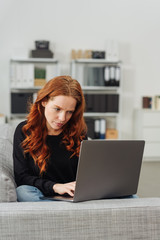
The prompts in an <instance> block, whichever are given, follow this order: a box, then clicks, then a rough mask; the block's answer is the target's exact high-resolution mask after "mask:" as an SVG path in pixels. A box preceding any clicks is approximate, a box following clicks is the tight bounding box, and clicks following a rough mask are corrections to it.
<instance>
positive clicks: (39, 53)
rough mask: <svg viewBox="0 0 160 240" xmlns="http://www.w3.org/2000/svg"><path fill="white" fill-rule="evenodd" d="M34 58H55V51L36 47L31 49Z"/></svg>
mask: <svg viewBox="0 0 160 240" xmlns="http://www.w3.org/2000/svg"><path fill="white" fill-rule="evenodd" d="M31 57H32V58H53V52H52V51H50V50H48V49H36V50H32V51H31Z"/></svg>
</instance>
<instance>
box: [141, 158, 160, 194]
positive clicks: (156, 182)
mask: <svg viewBox="0 0 160 240" xmlns="http://www.w3.org/2000/svg"><path fill="white" fill-rule="evenodd" d="M137 195H138V196H139V197H160V161H159V162H158V161H157V162H147V161H144V162H143V163H142V168H141V174H140V180H139V187H138V192H137Z"/></svg>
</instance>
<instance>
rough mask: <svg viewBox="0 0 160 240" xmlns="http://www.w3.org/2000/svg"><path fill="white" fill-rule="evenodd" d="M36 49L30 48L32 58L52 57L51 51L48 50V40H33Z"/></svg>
mask: <svg viewBox="0 0 160 240" xmlns="http://www.w3.org/2000/svg"><path fill="white" fill-rule="evenodd" d="M35 45H36V50H31V57H33V58H53V52H52V51H51V50H49V41H44V40H42V41H35Z"/></svg>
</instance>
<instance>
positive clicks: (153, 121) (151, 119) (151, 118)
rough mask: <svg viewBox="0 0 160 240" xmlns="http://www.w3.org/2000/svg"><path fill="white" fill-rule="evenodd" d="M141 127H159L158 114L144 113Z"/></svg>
mask: <svg viewBox="0 0 160 240" xmlns="http://www.w3.org/2000/svg"><path fill="white" fill-rule="evenodd" d="M143 126H144V127H145V126H160V112H156V111H151V112H144V113H143Z"/></svg>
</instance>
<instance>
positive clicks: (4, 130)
mask: <svg viewBox="0 0 160 240" xmlns="http://www.w3.org/2000/svg"><path fill="white" fill-rule="evenodd" d="M14 131H15V127H14V126H12V125H10V124H8V123H4V124H0V138H2V139H8V140H9V141H10V142H11V143H13V135H14Z"/></svg>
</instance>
